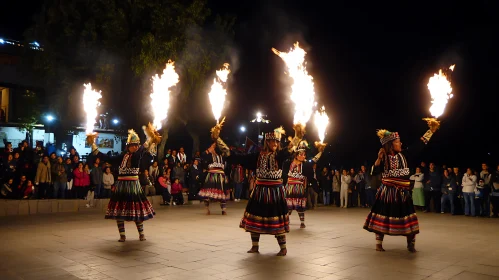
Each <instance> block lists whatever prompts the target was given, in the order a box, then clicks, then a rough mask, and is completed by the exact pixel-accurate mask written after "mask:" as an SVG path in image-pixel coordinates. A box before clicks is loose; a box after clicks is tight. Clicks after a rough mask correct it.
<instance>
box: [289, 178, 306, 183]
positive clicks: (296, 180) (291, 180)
mask: <svg viewBox="0 0 499 280" xmlns="http://www.w3.org/2000/svg"><path fill="white" fill-rule="evenodd" d="M303 183H305V182H304V181H303V180H300V179H297V178H288V184H303Z"/></svg>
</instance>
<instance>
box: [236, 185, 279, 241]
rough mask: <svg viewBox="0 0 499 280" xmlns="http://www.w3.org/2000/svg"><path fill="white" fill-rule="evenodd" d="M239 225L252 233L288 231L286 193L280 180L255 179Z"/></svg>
mask: <svg viewBox="0 0 499 280" xmlns="http://www.w3.org/2000/svg"><path fill="white" fill-rule="evenodd" d="M239 227H240V228H242V229H244V230H246V231H248V232H253V233H260V234H272V235H277V234H283V233H286V232H289V216H288V207H287V205H286V194H285V192H284V187H283V185H282V181H280V180H257V182H256V186H255V188H254V189H253V191H251V194H250V198H249V200H248V204H247V205H246V210H245V211H244V216H243V218H242V220H241V223H240V224H239Z"/></svg>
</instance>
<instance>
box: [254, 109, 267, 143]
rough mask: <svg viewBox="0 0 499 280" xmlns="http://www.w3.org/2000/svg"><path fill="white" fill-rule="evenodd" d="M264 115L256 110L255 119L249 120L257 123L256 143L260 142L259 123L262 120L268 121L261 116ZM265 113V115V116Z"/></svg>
mask: <svg viewBox="0 0 499 280" xmlns="http://www.w3.org/2000/svg"><path fill="white" fill-rule="evenodd" d="M263 116H264V115H262V113H260V112H257V113H256V119H253V120H251V122H256V123H257V124H258V138H257V140H256V141H257V142H258V144H260V123H261V122H263V123H269V122H270V121H269V120H266V119H264V118H263ZM266 116H267V115H265V117H266Z"/></svg>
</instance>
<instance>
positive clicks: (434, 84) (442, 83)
mask: <svg viewBox="0 0 499 280" xmlns="http://www.w3.org/2000/svg"><path fill="white" fill-rule="evenodd" d="M454 67H455V65H452V66H451V67H449V69H450V70H451V71H453V70H454ZM428 90H429V91H430V94H431V103H432V105H431V107H430V114H431V115H432V116H433V117H434V118H438V117H440V116H441V115H442V114H443V113H444V110H445V107H446V106H447V102H448V101H449V99H450V98H452V97H453V95H452V87H451V83H450V82H449V80H448V79H447V76H446V75H445V74H444V73H443V72H442V69H440V70H439V71H438V74H434V75H433V77H431V78H430V80H429V81H428Z"/></svg>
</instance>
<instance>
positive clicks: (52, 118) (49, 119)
mask: <svg viewBox="0 0 499 280" xmlns="http://www.w3.org/2000/svg"><path fill="white" fill-rule="evenodd" d="M53 120H55V118H54V116H52V115H48V116H47V121H49V122H51V121H53Z"/></svg>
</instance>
